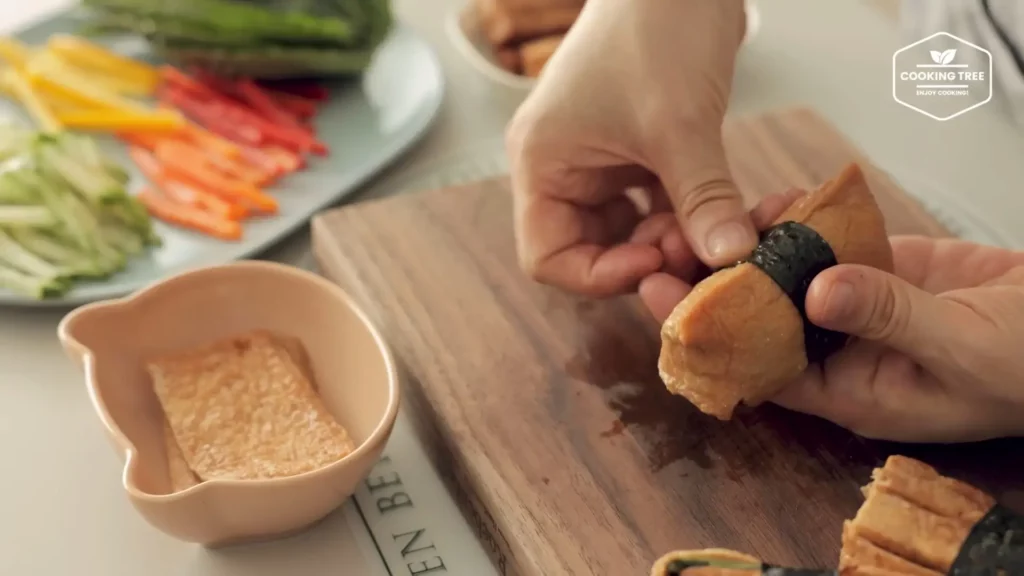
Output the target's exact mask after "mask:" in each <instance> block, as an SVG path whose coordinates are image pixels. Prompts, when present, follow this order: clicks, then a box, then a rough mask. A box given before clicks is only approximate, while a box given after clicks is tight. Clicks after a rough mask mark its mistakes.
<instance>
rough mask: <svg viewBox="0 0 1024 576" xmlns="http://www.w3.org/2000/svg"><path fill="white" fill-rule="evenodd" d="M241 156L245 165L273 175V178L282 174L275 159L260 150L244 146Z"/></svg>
mask: <svg viewBox="0 0 1024 576" xmlns="http://www.w3.org/2000/svg"><path fill="white" fill-rule="evenodd" d="M242 156H243V157H244V158H245V162H246V164H248V165H250V166H253V167H255V168H256V169H257V170H260V171H262V172H265V173H267V174H273V175H274V176H280V175H281V174H283V173H284V170H282V168H281V165H280V163H279V162H278V161H277V159H275V158H274V157H273V156H271V155H270V154H268V153H267V152H265V151H264V150H263V149H262V148H253V147H250V146H245V147H243V148H242Z"/></svg>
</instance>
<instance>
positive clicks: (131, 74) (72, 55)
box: [46, 34, 160, 93]
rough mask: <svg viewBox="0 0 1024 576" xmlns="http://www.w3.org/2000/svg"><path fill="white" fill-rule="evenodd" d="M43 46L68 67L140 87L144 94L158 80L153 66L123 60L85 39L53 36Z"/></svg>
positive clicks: (154, 87)
mask: <svg viewBox="0 0 1024 576" xmlns="http://www.w3.org/2000/svg"><path fill="white" fill-rule="evenodd" d="M46 47H47V48H48V49H49V50H51V51H53V53H55V54H57V55H59V56H60V57H61V58H64V59H66V60H67V61H68V62H70V63H71V64H74V65H76V66H79V67H82V68H85V69H92V70H94V71H97V72H101V73H104V74H107V75H109V76H111V77H115V78H120V79H122V80H125V81H127V82H130V83H133V84H138V85H141V86H143V87H145V89H146V90H145V92H144V93H152V91H153V90H155V89H156V86H157V84H158V83H159V81H160V76H159V74H157V71H156V70H155V69H154V68H153V67H152V66H148V65H146V64H144V63H142V62H138V61H136V60H132V59H130V58H125V57H124V56H121V55H120V54H117V53H114V52H111V51H110V50H107V49H106V48H103V47H102V46H99V45H97V44H94V43H92V42H89V41H88V40H86V39H84V38H80V37H77V36H71V35H69V34H55V35H53V36H51V37H50V39H49V41H48V42H47V43H46Z"/></svg>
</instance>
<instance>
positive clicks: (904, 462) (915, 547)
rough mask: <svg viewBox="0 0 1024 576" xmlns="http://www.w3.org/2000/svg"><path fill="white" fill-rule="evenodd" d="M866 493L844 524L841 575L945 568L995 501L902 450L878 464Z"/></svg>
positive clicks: (935, 575)
mask: <svg viewBox="0 0 1024 576" xmlns="http://www.w3.org/2000/svg"><path fill="white" fill-rule="evenodd" d="M864 494H865V496H866V498H865V501H864V504H863V505H861V507H860V509H859V510H858V511H857V515H856V516H855V517H854V518H853V520H850V521H847V522H846V523H844V525H843V539H842V551H841V553H840V557H839V571H840V574H841V575H842V576H857V575H868V574H873V573H878V572H877V571H878V570H890V571H893V572H895V573H898V574H906V575H909V576H940V575H942V574H947V573H948V571H949V569H950V567H951V566H952V565H953V562H954V561H955V560H956V558H957V555H958V554H959V553H960V548H961V545H962V544H963V543H964V541H965V540H966V539H967V536H968V535H969V534H970V532H971V529H972V528H973V527H974V525H975V524H976V523H977V522H978V521H979V520H981V519H982V517H984V516H985V514H986V513H987V512H988V511H989V509H991V508H992V506H993V505H994V504H995V500H994V499H993V498H992V497H991V496H989V495H988V494H985V493H984V492H982V491H981V490H978V489H977V488H974V487H973V486H970V485H968V484H965V483H963V482H960V481H957V480H954V479H952V478H947V477H944V476H942V475H940V474H939V473H938V472H936V471H935V469H934V468H932V467H930V466H928V465H927V464H924V463H923V462H918V461H917V460H913V459H910V458H906V457H904V456H891V457H890V458H889V459H888V460H887V461H886V463H885V465H884V466H883V467H882V468H877V469H875V471H874V472H873V473H872V482H871V483H870V484H868V485H867V486H866V487H865V488H864Z"/></svg>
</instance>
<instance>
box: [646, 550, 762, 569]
mask: <svg viewBox="0 0 1024 576" xmlns="http://www.w3.org/2000/svg"><path fill="white" fill-rule="evenodd" d="M705 562H710V563H720V564H726V565H728V564H732V565H736V566H744V565H746V566H751V567H753V568H747V567H743V568H727V567H722V566H699V565H695V564H700V563H705ZM761 565H762V563H761V561H760V560H759V559H757V558H754V557H753V556H750V555H749V554H742V553H740V552H735V551H733V550H726V549H724V548H708V549H706V550H677V551H675V552H669V553H668V554H665V555H664V556H662V557H661V558H658V560H657V561H656V562H655V563H654V566H652V567H651V576H681V575H685V576H753V575H754V574H760V573H761ZM690 566H692V567H690Z"/></svg>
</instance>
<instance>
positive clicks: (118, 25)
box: [82, 0, 393, 79]
mask: <svg viewBox="0 0 1024 576" xmlns="http://www.w3.org/2000/svg"><path fill="white" fill-rule="evenodd" d="M82 1H83V4H84V5H85V6H86V7H88V8H89V9H90V11H91V15H90V18H89V19H88V20H87V22H88V24H89V26H90V27H91V28H93V29H95V30H98V31H102V32H105V33H110V32H115V33H123V32H127V33H131V34H136V35H139V36H142V37H144V38H145V39H146V40H148V41H149V42H150V43H151V45H152V46H153V48H154V50H155V52H156V53H157V54H158V55H159V56H161V57H163V58H165V59H167V60H170V61H171V62H173V63H176V64H178V65H190V66H200V67H202V68H204V69H207V70H209V71H211V72H214V73H217V74H221V75H225V76H246V77H250V78H256V79H284V78H295V77H319V76H349V75H354V74H358V73H360V72H362V71H363V70H365V69H366V67H367V66H368V65H369V63H370V61H371V56H372V55H373V53H374V51H375V50H376V48H377V47H378V46H379V45H380V43H381V42H383V40H384V38H385V37H386V36H387V34H388V32H389V31H390V30H391V26H392V23H393V15H392V13H391V7H390V5H389V0H187V1H185V0H183V1H173V0H82Z"/></svg>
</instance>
